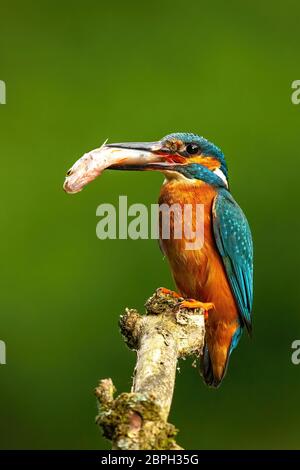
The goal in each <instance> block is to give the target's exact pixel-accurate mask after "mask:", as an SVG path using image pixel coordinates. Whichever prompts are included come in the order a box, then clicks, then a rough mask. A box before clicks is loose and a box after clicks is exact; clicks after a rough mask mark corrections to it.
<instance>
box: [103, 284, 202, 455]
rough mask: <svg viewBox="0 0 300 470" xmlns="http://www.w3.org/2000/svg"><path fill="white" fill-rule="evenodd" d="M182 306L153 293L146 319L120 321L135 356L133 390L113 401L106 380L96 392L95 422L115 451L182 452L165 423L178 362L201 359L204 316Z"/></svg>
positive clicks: (134, 315) (129, 316)
mask: <svg viewBox="0 0 300 470" xmlns="http://www.w3.org/2000/svg"><path fill="white" fill-rule="evenodd" d="M182 300H183V299H180V298H176V297H173V296H172V295H170V294H166V293H165V292H164V291H163V290H162V289H157V291H156V292H155V293H154V294H153V296H152V297H150V299H148V300H147V302H146V305H145V307H146V315H140V314H139V313H138V312H137V311H136V310H134V309H126V312H125V314H124V315H122V316H121V318H120V329H121V333H122V335H123V337H124V339H125V342H126V344H127V345H128V347H129V348H131V349H133V350H135V351H136V353H137V361H136V366H135V370H134V378H133V384H132V390H131V392H130V393H122V394H121V395H119V396H118V397H117V398H115V399H114V393H115V388H114V385H113V383H112V380H111V379H104V380H101V381H100V383H99V386H98V387H97V388H96V391H95V393H96V396H97V399H98V403H99V414H98V416H97V418H96V421H97V424H98V425H99V426H100V427H101V428H102V430H103V435H104V436H105V437H106V438H108V439H110V440H111V441H112V448H113V449H122V450H142V449H147V450H151V449H153V450H168V449H180V447H179V446H178V445H177V444H176V441H175V436H176V434H177V430H176V428H175V427H174V426H173V425H172V424H169V423H168V422H167V420H168V415H169V412H170V407H171V403H172V397H173V391H174V385H175V376H176V369H177V361H178V359H179V358H184V357H187V356H192V355H194V356H199V355H200V354H201V352H202V349H203V344H204V336H205V324H204V315H203V313H204V312H203V311H202V310H201V309H196V310H195V309H186V308H184V309H183V308H181V306H180V303H181V301H182Z"/></svg>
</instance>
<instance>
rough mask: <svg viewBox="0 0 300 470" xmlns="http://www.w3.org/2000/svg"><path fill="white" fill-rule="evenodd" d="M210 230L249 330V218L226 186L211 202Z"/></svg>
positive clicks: (250, 294) (250, 303)
mask: <svg viewBox="0 0 300 470" xmlns="http://www.w3.org/2000/svg"><path fill="white" fill-rule="evenodd" d="M212 213H213V230H214V236H215V240H216V244H217V247H218V250H219V252H220V255H221V256H222V259H223V263H224V266H225V270H226V273H227V276H228V279H229V281H230V285H231V288H232V291H233V294H234V296H235V299H236V302H237V305H238V308H239V312H240V316H241V320H242V324H245V325H246V327H247V330H248V331H249V332H251V310H252V302H253V245H252V237H251V231H250V227H249V224H248V221H247V219H246V217H245V215H244V213H243V211H242V209H241V208H240V207H239V206H238V204H237V203H236V202H235V200H234V199H233V197H232V196H231V194H230V193H229V192H228V191H227V190H226V189H220V190H219V192H218V195H217V196H216V197H215V200H214V204H213V210H212Z"/></svg>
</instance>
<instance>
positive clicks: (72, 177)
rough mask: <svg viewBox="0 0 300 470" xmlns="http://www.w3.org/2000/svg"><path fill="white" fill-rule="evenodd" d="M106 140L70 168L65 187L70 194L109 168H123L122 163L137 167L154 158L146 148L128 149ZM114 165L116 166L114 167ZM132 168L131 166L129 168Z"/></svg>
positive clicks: (78, 190) (80, 189)
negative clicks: (108, 143)
mask: <svg viewBox="0 0 300 470" xmlns="http://www.w3.org/2000/svg"><path fill="white" fill-rule="evenodd" d="M106 142H107V141H105V142H104V143H103V144H102V145H101V147H99V148H96V149H94V150H91V151H90V152H87V153H85V154H84V155H83V156H82V157H81V158H79V160H77V161H76V162H75V163H74V165H73V166H72V167H71V168H70V169H69V170H68V172H67V174H66V177H65V181H64V185H63V189H64V190H65V192H66V193H68V194H76V193H79V192H80V191H82V189H83V188H84V187H85V186H86V185H88V184H89V183H90V182H91V181H93V180H95V179H96V178H97V177H98V176H100V175H101V173H103V171H104V170H106V169H107V168H113V169H121V168H122V164H124V165H126V166H127V165H129V166H130V167H131V169H135V167H134V166H135V165H143V163H148V162H149V159H150V160H151V158H153V159H154V160H155V161H157V157H152V155H151V154H150V152H149V151H148V150H146V149H145V151H143V150H141V149H136V150H135V149H126V148H122V147H118V144H110V145H106ZM114 166H116V167H115V168H114ZM128 169H130V168H128Z"/></svg>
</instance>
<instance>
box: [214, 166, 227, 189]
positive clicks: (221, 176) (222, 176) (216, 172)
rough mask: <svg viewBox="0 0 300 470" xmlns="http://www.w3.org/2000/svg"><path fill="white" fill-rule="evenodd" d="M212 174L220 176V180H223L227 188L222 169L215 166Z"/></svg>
mask: <svg viewBox="0 0 300 470" xmlns="http://www.w3.org/2000/svg"><path fill="white" fill-rule="evenodd" d="M214 174H215V175H217V176H218V177H219V178H221V180H222V181H224V183H225V184H226V187H227V188H228V181H227V178H226V176H225V175H224V173H223V171H222V170H221V169H220V168H217V169H216V170H214Z"/></svg>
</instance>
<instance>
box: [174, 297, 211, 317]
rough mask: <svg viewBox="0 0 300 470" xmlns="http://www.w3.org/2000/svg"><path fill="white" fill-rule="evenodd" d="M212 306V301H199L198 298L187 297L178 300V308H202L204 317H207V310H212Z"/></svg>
mask: <svg viewBox="0 0 300 470" xmlns="http://www.w3.org/2000/svg"><path fill="white" fill-rule="evenodd" d="M214 307H215V306H214V304H213V303H212V302H200V301H199V300H195V299H187V300H184V301H183V302H180V304H179V308H190V309H196V308H201V309H203V310H204V316H205V318H206V319H207V318H208V312H209V310H212V309H213V308H214Z"/></svg>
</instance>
